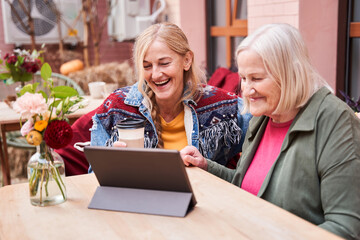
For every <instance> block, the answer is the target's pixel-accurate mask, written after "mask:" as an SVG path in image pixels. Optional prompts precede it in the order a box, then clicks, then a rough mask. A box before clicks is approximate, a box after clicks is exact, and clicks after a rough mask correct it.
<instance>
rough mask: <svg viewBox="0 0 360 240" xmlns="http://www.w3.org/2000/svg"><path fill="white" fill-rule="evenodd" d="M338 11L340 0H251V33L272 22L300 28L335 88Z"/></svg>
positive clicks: (312, 56) (249, 3) (249, 22)
mask: <svg viewBox="0 0 360 240" xmlns="http://www.w3.org/2000/svg"><path fill="white" fill-rule="evenodd" d="M337 11H338V1H337V0H316V1H313V0H248V28H249V34H251V33H252V32H253V31H254V30H255V29H256V28H258V27H260V26H261V25H263V24H268V23H280V22H281V23H288V24H291V25H293V26H295V27H297V28H299V30H300V32H301V34H302V35H303V37H304V40H305V42H306V44H307V46H308V49H309V55H310V58H311V60H312V62H313V64H314V65H315V67H316V68H317V69H318V71H319V73H320V74H321V76H323V77H324V78H325V79H326V80H327V81H328V83H329V84H330V85H331V87H333V88H334V89H335V87H336V57H337V56H336V51H337V19H338V18H337V17H338V15H337Z"/></svg>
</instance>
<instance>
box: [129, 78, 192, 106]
mask: <svg viewBox="0 0 360 240" xmlns="http://www.w3.org/2000/svg"><path fill="white" fill-rule="evenodd" d="M187 88H188V86H185V88H184V92H185V91H186V90H187ZM143 102H144V96H143V95H142V94H141V92H140V91H139V89H138V82H137V83H135V84H134V85H132V86H131V88H130V91H129V93H128V94H127V96H126V98H125V100H124V103H125V104H127V105H130V106H134V107H139V108H140V109H141V108H147V107H146V106H145V105H146V104H142V103H143ZM183 103H184V104H185V105H187V106H189V105H190V104H191V105H194V106H196V105H197V104H196V102H195V101H194V100H192V99H185V100H184V101H183Z"/></svg>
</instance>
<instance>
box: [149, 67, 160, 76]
mask: <svg viewBox="0 0 360 240" xmlns="http://www.w3.org/2000/svg"><path fill="white" fill-rule="evenodd" d="M161 75H162V72H161V69H160V67H158V66H154V67H153V69H152V73H151V78H153V79H157V78H159V77H161Z"/></svg>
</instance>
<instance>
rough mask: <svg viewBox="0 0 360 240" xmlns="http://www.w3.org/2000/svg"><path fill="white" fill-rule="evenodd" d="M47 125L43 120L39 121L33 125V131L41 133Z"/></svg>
mask: <svg viewBox="0 0 360 240" xmlns="http://www.w3.org/2000/svg"><path fill="white" fill-rule="evenodd" d="M47 125H48V122H47V121H45V120H40V121H37V122H36V123H35V125H34V128H35V130H38V131H39V132H41V131H42V130H44V129H45V128H46V127H47Z"/></svg>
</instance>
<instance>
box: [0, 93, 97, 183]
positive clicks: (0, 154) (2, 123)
mask: <svg viewBox="0 0 360 240" xmlns="http://www.w3.org/2000/svg"><path fill="white" fill-rule="evenodd" d="M84 98H85V99H86V100H87V101H89V104H88V105H87V106H86V107H85V108H81V109H79V110H77V111H76V112H74V113H72V114H70V115H69V116H68V117H69V120H70V123H71V124H72V123H73V122H75V120H76V119H78V118H79V117H81V116H82V115H84V114H86V113H88V112H90V111H92V110H94V109H95V108H97V107H98V106H100V105H101V104H102V103H103V101H104V99H93V98H90V97H89V96H85V97H84ZM19 120H20V115H19V114H18V113H16V112H15V111H14V110H13V109H11V108H10V107H9V106H8V105H7V104H6V103H5V102H0V129H1V139H0V160H1V171H2V177H3V184H4V185H8V184H11V178H10V167H9V154H8V150H7V143H6V132H10V131H16V130H20V122H19Z"/></svg>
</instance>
